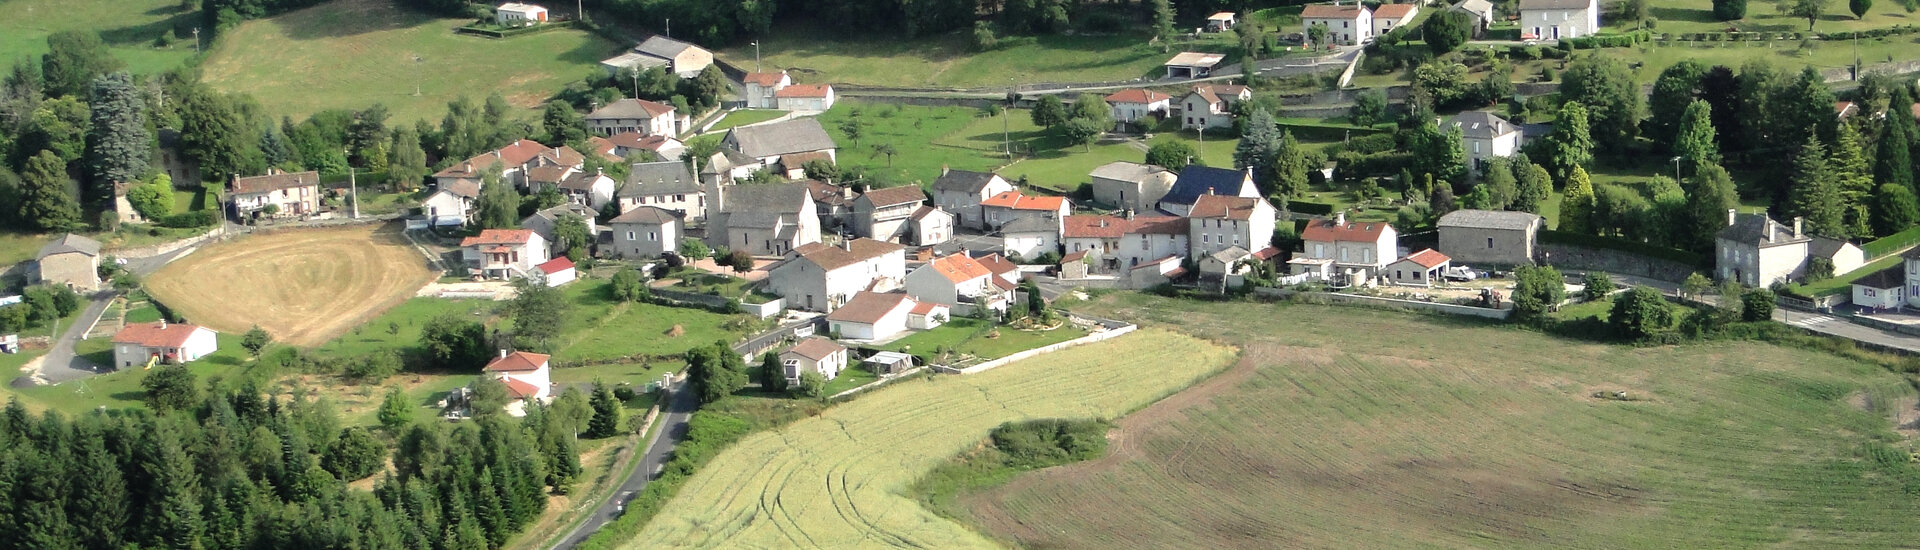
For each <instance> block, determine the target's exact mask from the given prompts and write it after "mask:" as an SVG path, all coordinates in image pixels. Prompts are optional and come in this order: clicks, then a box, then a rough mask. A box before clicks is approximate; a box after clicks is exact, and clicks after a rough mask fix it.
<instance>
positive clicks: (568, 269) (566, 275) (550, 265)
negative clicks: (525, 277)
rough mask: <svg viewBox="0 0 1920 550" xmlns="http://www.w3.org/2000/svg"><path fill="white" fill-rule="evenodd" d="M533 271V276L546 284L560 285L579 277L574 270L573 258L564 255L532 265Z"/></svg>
mask: <svg viewBox="0 0 1920 550" xmlns="http://www.w3.org/2000/svg"><path fill="white" fill-rule="evenodd" d="M533 273H536V274H537V275H535V276H536V277H539V278H540V282H541V283H543V284H545V285H547V286H560V285H564V284H567V283H571V282H573V280H574V279H578V278H580V274H579V273H578V272H577V271H575V270H574V266H573V260H569V259H567V257H566V256H561V257H558V258H554V259H551V260H547V261H546V263H542V264H540V265H536V266H533Z"/></svg>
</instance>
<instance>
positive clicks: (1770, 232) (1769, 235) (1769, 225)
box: [1765, 220, 1779, 242]
mask: <svg viewBox="0 0 1920 550" xmlns="http://www.w3.org/2000/svg"><path fill="white" fill-rule="evenodd" d="M1765 221H1766V222H1767V242H1773V240H1774V239H1775V238H1776V237H1778V235H1776V234H1775V233H1776V231H1775V230H1774V228H1775V227H1779V224H1776V223H1773V220H1765Z"/></svg>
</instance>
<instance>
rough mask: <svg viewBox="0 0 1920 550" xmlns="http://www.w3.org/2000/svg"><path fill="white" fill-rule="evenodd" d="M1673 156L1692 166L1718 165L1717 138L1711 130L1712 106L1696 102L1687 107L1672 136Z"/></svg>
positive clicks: (1718, 147)
mask: <svg viewBox="0 0 1920 550" xmlns="http://www.w3.org/2000/svg"><path fill="white" fill-rule="evenodd" d="M1673 155H1674V156H1677V157H1680V158H1681V159H1682V160H1685V161H1687V163H1688V164H1690V165H1694V166H1698V165H1700V164H1703V163H1705V164H1719V163H1720V145H1719V137H1718V136H1716V135H1715V134H1714V130H1713V106H1712V105H1708V104H1707V102H1705V101H1698V100H1696V101H1694V102H1693V103H1690V104H1688V105H1687V108H1686V111H1685V112H1683V113H1682V114H1681V115H1680V124H1679V126H1678V127H1677V130H1676V133H1675V134H1674V138H1673Z"/></svg>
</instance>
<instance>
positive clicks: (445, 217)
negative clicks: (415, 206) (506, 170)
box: [420, 180, 480, 227]
mask: <svg viewBox="0 0 1920 550" xmlns="http://www.w3.org/2000/svg"><path fill="white" fill-rule="evenodd" d="M477 200H480V183H479V182H475V181H470V180H456V181H453V182H449V183H446V184H443V185H441V186H440V188H439V189H437V190H434V192H433V194H431V195H427V198H426V200H422V201H420V211H421V212H424V213H426V215H427V222H428V223H431V224H433V226H434V227H447V226H460V225H466V224H467V215H468V214H469V213H471V212H473V203H474V201H477Z"/></svg>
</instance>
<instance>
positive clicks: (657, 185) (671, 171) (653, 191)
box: [620, 160, 706, 197]
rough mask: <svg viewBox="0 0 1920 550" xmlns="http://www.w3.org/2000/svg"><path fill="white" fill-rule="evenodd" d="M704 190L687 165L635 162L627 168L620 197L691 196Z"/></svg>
mask: <svg viewBox="0 0 1920 550" xmlns="http://www.w3.org/2000/svg"><path fill="white" fill-rule="evenodd" d="M704 192H706V188H705V187H704V186H702V185H700V180H698V179H695V178H694V177H693V172H692V171H691V170H689V169H688V168H687V163H684V162H680V161H677V160H663V161H659V162H636V163H633V164H632V165H631V166H628V167H627V184H626V186H624V187H621V188H620V196H622V197H648V196H656V195H680V194H687V195H692V194H696V193H704Z"/></svg>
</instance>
